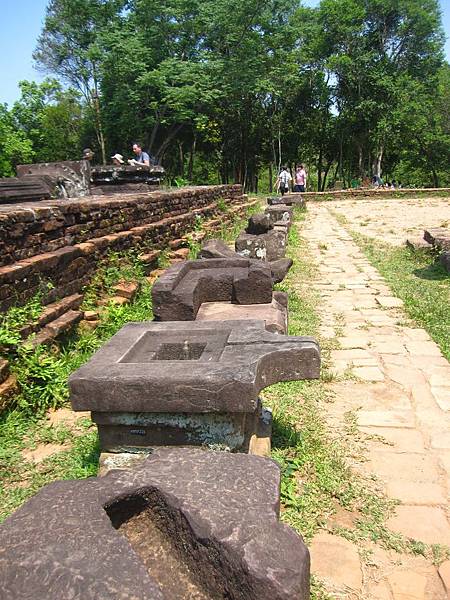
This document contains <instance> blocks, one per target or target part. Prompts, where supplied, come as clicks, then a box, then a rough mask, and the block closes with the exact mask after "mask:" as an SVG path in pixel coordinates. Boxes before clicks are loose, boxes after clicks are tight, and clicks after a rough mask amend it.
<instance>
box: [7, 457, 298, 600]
mask: <svg viewBox="0 0 450 600" xmlns="http://www.w3.org/2000/svg"><path fill="white" fill-rule="evenodd" d="M279 486H280V473H279V468H278V466H277V465H276V464H275V463H274V462H273V461H271V460H269V459H264V458H260V457H254V456H248V455H244V454H229V453H224V452H220V453H219V452H209V451H205V450H198V449H197V450H193V449H190V450H189V449H182V450H178V449H177V450H173V449H172V450H168V449H160V450H158V451H156V452H155V453H154V454H153V455H151V456H150V457H149V458H147V459H146V460H145V461H143V462H142V463H141V464H140V465H139V466H138V467H137V468H136V469H134V470H131V471H113V472H111V473H109V474H108V475H107V476H105V477H102V478H91V479H88V480H83V481H59V482H55V483H52V484H50V485H47V486H46V487H44V488H43V489H42V490H41V491H40V492H39V493H38V494H36V496H34V497H33V498H32V499H31V500H29V501H28V502H27V503H26V504H24V505H23V506H22V507H21V508H20V509H19V510H18V511H17V512H16V513H14V514H13V515H12V516H11V517H9V518H8V519H7V520H6V521H5V522H4V523H3V525H2V526H1V527H0V545H1V547H2V552H1V554H0V589H1V590H2V597H5V598H22V599H23V600H40V599H42V600H44V599H45V600H62V599H63V598H73V599H79V600H94V599H95V600H98V599H100V598H101V599H102V600H150V599H151V600H193V599H196V600H197V599H202V600H203V599H205V600H206V599H208V598H215V599H217V600H220V599H224V600H225V598H228V599H230V600H267V599H268V598H270V599H271V600H272V599H273V600H291V599H293V598H297V599H298V600H307V599H308V598H309V554H308V550H307V549H306V547H305V545H304V543H303V541H302V539H301V537H300V536H299V535H298V534H296V533H295V532H294V531H293V530H292V529H290V528H289V527H288V526H287V525H284V524H281V523H280V522H279V520H278V519H279V501H280V498H279Z"/></svg>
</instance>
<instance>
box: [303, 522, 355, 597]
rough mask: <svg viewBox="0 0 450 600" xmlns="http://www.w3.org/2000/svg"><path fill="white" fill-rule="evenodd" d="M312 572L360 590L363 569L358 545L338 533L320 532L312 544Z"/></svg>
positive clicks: (322, 577) (323, 578)
mask: <svg viewBox="0 0 450 600" xmlns="http://www.w3.org/2000/svg"><path fill="white" fill-rule="evenodd" d="M310 552H311V573H312V574H313V575H315V576H316V577H318V578H319V579H322V580H325V581H326V582H328V583H329V584H331V585H333V586H338V587H345V588H351V590H353V591H359V590H360V588H361V586H362V571H361V564H360V560H359V555H358V550H357V547H356V546H355V545H354V544H352V543H351V542H349V541H348V540H345V539H344V538H341V537H339V536H336V535H331V534H329V533H325V532H323V533H319V534H318V535H316V536H314V538H313V540H312V542H311V545H310Z"/></svg>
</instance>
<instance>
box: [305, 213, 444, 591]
mask: <svg viewBox="0 0 450 600" xmlns="http://www.w3.org/2000/svg"><path fill="white" fill-rule="evenodd" d="M302 235H303V236H304V237H305V238H306V240H307V242H308V244H309V246H310V249H311V251H312V254H313V255H314V258H315V260H316V262H317V264H318V267H319V277H318V278H317V280H316V282H314V283H313V285H314V286H315V287H316V288H317V289H318V290H319V292H320V295H321V306H320V313H321V318H322V325H321V328H322V334H323V336H324V337H330V338H332V337H335V335H336V332H337V334H338V336H339V338H338V339H339V342H340V349H338V350H334V351H333V352H332V369H333V370H334V371H335V373H336V374H338V375H344V377H338V378H337V379H336V380H335V381H333V382H332V383H331V386H332V389H333V391H334V392H335V394H336V398H335V402H334V403H332V404H330V408H329V412H330V420H331V422H333V419H339V418H342V415H343V414H344V413H345V412H347V411H356V415H357V425H358V427H359V428H360V430H361V431H363V432H366V433H367V434H370V441H369V442H368V456H367V458H368V461H367V462H366V463H364V464H363V466H362V467H361V468H362V469H364V470H366V471H369V472H371V473H374V474H376V475H377V476H378V478H379V479H380V481H381V482H382V484H383V486H384V489H385V492H386V493H387V495H388V496H390V497H392V498H397V499H399V500H400V501H401V504H400V505H399V506H398V508H397V510H396V515H395V516H394V517H392V518H391V519H389V521H388V526H389V528H390V529H391V530H392V531H393V532H399V533H401V534H403V535H405V536H407V537H409V538H414V539H416V540H420V541H422V542H425V543H427V544H445V545H449V546H450V519H449V512H448V506H447V503H448V495H449V491H450V365H449V363H448V361H447V360H446V359H445V358H444V357H443V356H442V355H441V352H440V350H439V348H438V346H437V345H436V344H435V343H434V342H433V341H432V340H431V338H430V337H429V335H428V334H427V333H426V332H425V331H424V330H423V329H419V328H416V327H411V326H407V325H406V324H405V323H406V319H405V316H404V314H403V311H402V308H401V301H399V300H398V299H397V298H395V297H393V296H392V293H391V292H390V290H389V288H388V286H387V285H386V283H385V281H384V280H383V278H382V277H381V276H380V275H379V273H378V271H377V270H376V269H375V268H374V267H372V266H371V264H370V263H369V262H368V260H367V259H366V258H365V257H364V255H363V253H362V252H361V251H360V250H359V248H358V247H357V245H356V244H355V243H354V242H353V241H352V238H351V237H350V235H349V234H348V233H347V232H346V230H345V229H344V228H343V227H342V226H341V225H339V223H338V222H337V220H336V219H335V218H334V216H333V215H332V213H331V212H330V210H329V208H328V205H325V204H312V203H310V204H309V205H308V218H307V221H306V224H305V226H304V228H303V229H302ZM347 376H349V377H347ZM310 549H311V554H312V571H313V573H316V574H317V575H318V577H319V578H320V579H322V580H323V581H324V582H325V583H326V586H327V588H328V589H329V590H330V591H332V595H333V597H335V598H346V599H350V598H351V599H353V598H355V599H364V600H366V599H372V598H373V599H377V600H424V599H427V600H441V599H442V600H444V599H445V598H447V593H446V589H448V590H450V562H449V561H447V562H446V563H444V564H443V565H441V567H440V569H439V572H438V569H437V568H436V567H435V566H433V564H432V563H431V561H428V560H426V559H425V558H423V557H422V556H412V555H406V554H398V553H395V552H393V551H389V552H388V551H385V550H382V549H381V548H379V547H378V546H376V545H375V544H372V545H371V548H370V549H371V550H372V552H373V554H372V555H371V557H372V558H371V560H370V561H369V564H367V561H364V560H361V558H360V554H361V552H359V551H358V548H357V547H356V546H355V545H353V544H352V543H350V542H349V541H347V540H345V539H343V538H341V537H338V536H337V535H332V534H331V533H328V532H321V533H320V534H319V535H317V536H316V537H315V538H314V540H313V542H312V544H311V546H310ZM449 597H450V595H449Z"/></svg>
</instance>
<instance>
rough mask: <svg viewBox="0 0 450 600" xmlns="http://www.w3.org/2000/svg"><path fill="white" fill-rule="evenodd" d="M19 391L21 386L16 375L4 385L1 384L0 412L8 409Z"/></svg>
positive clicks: (10, 377) (6, 380)
mask: <svg viewBox="0 0 450 600" xmlns="http://www.w3.org/2000/svg"><path fill="white" fill-rule="evenodd" d="M18 391H19V386H18V385H17V379H16V377H15V376H14V375H10V376H9V377H8V378H7V379H5V381H4V382H3V383H0V412H1V411H3V410H5V408H7V407H8V405H9V404H10V401H11V399H12V398H13V397H14V396H15V395H16V394H17V392H18Z"/></svg>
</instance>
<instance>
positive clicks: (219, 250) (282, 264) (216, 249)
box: [199, 240, 293, 283]
mask: <svg viewBox="0 0 450 600" xmlns="http://www.w3.org/2000/svg"><path fill="white" fill-rule="evenodd" d="M199 258H242V257H241V255H240V254H238V253H237V252H234V251H233V250H231V248H230V247H229V246H227V245H226V244H225V242H223V241H222V240H208V241H207V242H205V244H204V245H203V247H202V249H201V250H200V252H199ZM292 264H293V261H292V259H291V258H280V259H279V260H274V261H272V262H270V263H269V265H270V269H271V271H272V281H273V283H280V282H281V281H283V279H284V278H285V277H286V275H287V273H288V271H289V269H290V268H291V267H292Z"/></svg>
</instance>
